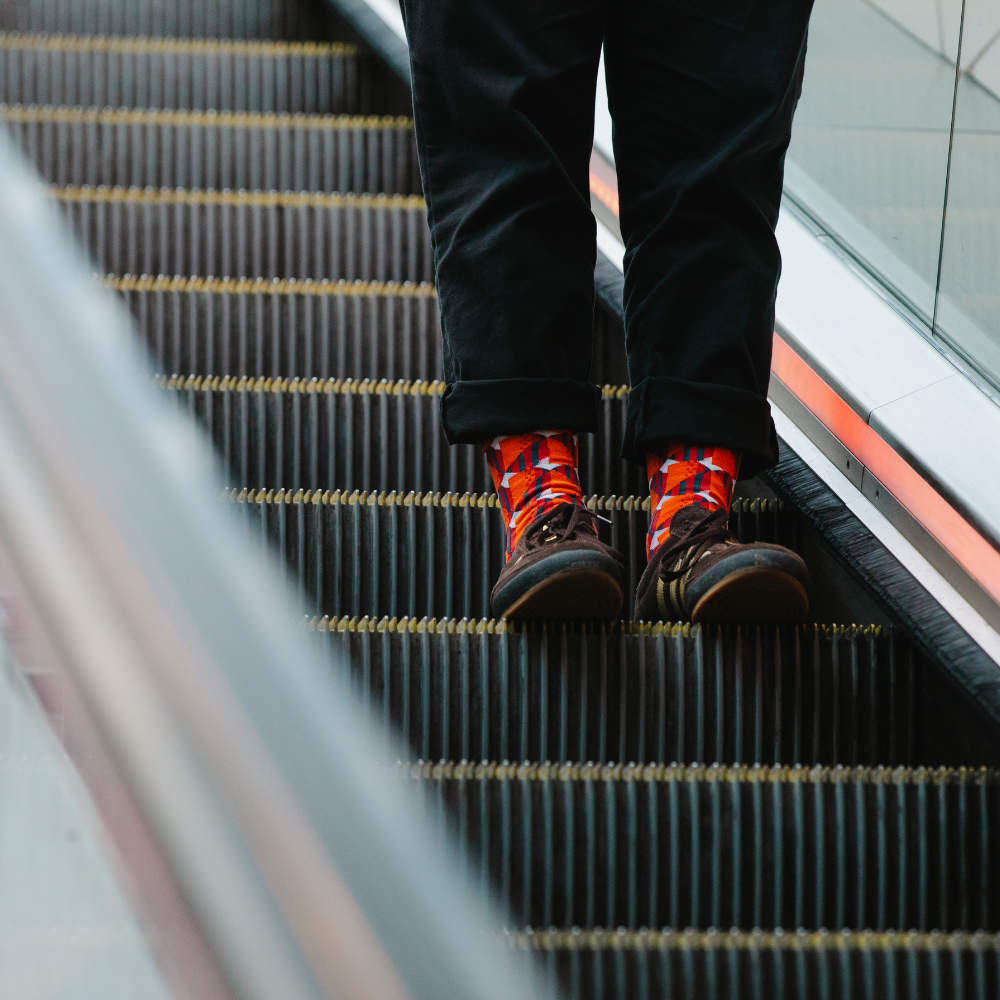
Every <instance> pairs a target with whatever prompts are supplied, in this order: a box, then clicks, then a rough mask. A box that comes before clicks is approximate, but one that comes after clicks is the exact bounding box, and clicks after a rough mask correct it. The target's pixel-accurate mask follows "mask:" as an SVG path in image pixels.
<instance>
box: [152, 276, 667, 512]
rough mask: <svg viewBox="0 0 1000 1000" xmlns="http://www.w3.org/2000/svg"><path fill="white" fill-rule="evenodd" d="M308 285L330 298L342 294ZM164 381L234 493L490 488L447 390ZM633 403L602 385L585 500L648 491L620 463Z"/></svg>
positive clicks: (631, 468) (583, 441)
mask: <svg viewBox="0 0 1000 1000" xmlns="http://www.w3.org/2000/svg"><path fill="white" fill-rule="evenodd" d="M304 284H305V283H303V285H304ZM310 288H311V290H312V294H313V295H315V296H318V297H319V298H320V299H322V298H323V297H324V296H325V295H327V294H328V293H334V294H335V289H336V288H337V286H336V285H332V284H331V285H329V286H323V285H322V284H320V285H312V286H310ZM220 341H222V342H221V343H220ZM389 343H390V344H391V343H392V342H391V341H390V342H389ZM227 344H228V346H226V345H227ZM310 344H311V341H310V340H308V339H307V340H306V343H305V347H306V349H307V350H308V348H309V345H310ZM249 346H250V345H249V344H248V343H247V344H244V343H242V342H238V343H233V342H232V341H228V340H225V339H224V338H221V337H220V338H214V334H213V339H212V340H210V341H209V344H208V345H206V348H205V349H206V350H210V351H212V352H218V353H221V352H222V351H223V350H228V351H229V355H228V356H229V358H230V359H237V358H241V357H246V356H247V354H248V353H249ZM282 346H284V347H285V349H286V350H289V349H293V350H294V349H295V348H296V346H297V343H296V341H295V340H294V339H293V338H288V339H287V341H286V344H285V345H282ZM372 346H373V347H375V348H376V349H377V345H372ZM382 349H383V350H386V353H387V354H388V347H383V348H382ZM241 352H242V353H241ZM404 358H405V345H404ZM400 360H403V359H400ZM253 361H254V362H256V361H257V358H256V357H255V358H253ZM289 363H296V364H297V359H296V358H290V359H289ZM395 363H396V362H395V361H393V364H395ZM157 382H158V384H159V385H160V386H162V388H163V389H164V390H166V391H167V393H168V394H169V395H170V396H172V397H173V398H174V399H175V400H176V401H177V403H178V404H179V405H180V406H182V407H186V408H187V409H188V411H189V412H190V413H191V414H192V415H193V416H194V417H195V419H196V420H197V421H198V422H199V423H200V424H201V425H202V426H203V427H205V428H206V429H207V430H208V432H209V434H210V436H211V439H212V441H213V442H214V444H215V446H216V448H217V449H218V451H219V453H220V454H221V455H223V456H224V461H225V464H226V467H227V468H228V469H229V475H230V477H231V483H230V485H232V486H234V487H239V488H243V487H251V486H252V487H254V488H260V487H265V488H277V487H278V486H283V488H289V487H290V488H291V489H292V490H298V489H309V490H313V491H315V490H334V489H340V490H344V489H346V490H347V491H348V492H351V491H352V490H355V489H359V490H391V489H395V490H398V491H402V492H404V493H405V492H408V491H410V490H419V491H423V492H425V493H426V492H431V493H443V492H451V493H456V492H466V493H485V492H486V491H487V490H489V489H491V486H492V480H491V479H490V475H489V470H488V469H487V467H486V462H485V461H484V459H483V456H482V453H481V449H480V448H479V447H477V446H476V445H471V444H468V445H456V446H454V447H451V448H449V446H448V443H447V441H446V439H445V437H444V432H443V431H442V429H441V427H440V423H439V419H438V408H439V406H440V398H441V395H442V394H443V393H444V390H445V385H444V383H443V382H438V381H433V382H423V381H420V380H418V381H414V382H407V381H395V382H389V381H387V380H382V381H373V380H370V379H365V380H364V381H361V382H355V381H352V380H347V381H339V380H334V379H329V380H327V381H325V382H320V381H319V380H318V379H299V378H292V379H287V378H285V379H282V378H275V379H272V378H264V377H256V378H254V377H242V376H241V377H237V376H229V377H221V378H220V377H218V376H216V377H212V378H209V377H207V376H205V377H201V376H184V375H170V376H167V375H161V376H158V377H157ZM627 396H628V387H627V386H604V389H603V393H602V398H601V401H600V425H599V429H598V431H597V433H596V434H585V435H581V436H580V481H581V484H582V487H583V490H584V492H585V493H587V494H604V495H612V494H613V495H615V496H628V495H630V494H643V493H645V492H646V490H647V488H648V484H647V483H646V479H645V474H644V470H642V469H640V468H639V466H638V465H635V464H633V463H631V462H626V461H623V460H622V459H621V458H620V457H619V445H618V442H619V441H621V436H622V429H623V427H624V420H625V405H626V402H627Z"/></svg>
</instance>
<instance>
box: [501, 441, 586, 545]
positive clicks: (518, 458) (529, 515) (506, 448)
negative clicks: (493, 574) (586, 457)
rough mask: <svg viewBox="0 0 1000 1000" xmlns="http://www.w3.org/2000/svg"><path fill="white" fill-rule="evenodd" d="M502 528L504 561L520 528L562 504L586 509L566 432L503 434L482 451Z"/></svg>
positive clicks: (574, 449) (574, 454)
mask: <svg viewBox="0 0 1000 1000" xmlns="http://www.w3.org/2000/svg"><path fill="white" fill-rule="evenodd" d="M483 452H484V453H485V455H486V463H487V465H489V467H490V473H491V474H492V476H493V485H494V486H495V487H496V491H497V496H498V498H499V500H500V509H501V511H502V512H503V519H504V523H505V524H506V526H507V545H506V550H505V553H504V554H505V557H506V558H507V559H510V556H511V553H512V552H513V551H514V549H515V547H516V546H517V543H518V541H519V539H520V538H521V535H522V534H523V532H524V530H525V528H527V527H528V525H529V524H531V522H532V521H534V520H535V518H536V517H538V516H539V515H540V514H545V513H548V511H550V510H551V509H552V508H553V507H557V506H558V505H559V504H562V503H573V504H577V505H578V506H580V507H584V506H586V504H585V503H584V500H583V494H582V493H581V491H580V473H579V471H578V461H577V444H576V435H575V434H574V433H573V432H572V431H537V432H536V433H534V434H507V435H503V436H501V437H498V438H495V439H494V440H493V441H490V442H489V443H488V444H484V445H483Z"/></svg>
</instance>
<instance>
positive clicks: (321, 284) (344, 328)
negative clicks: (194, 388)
mask: <svg viewBox="0 0 1000 1000" xmlns="http://www.w3.org/2000/svg"><path fill="white" fill-rule="evenodd" d="M104 283H105V284H106V285H107V286H108V287H110V288H114V289H116V290H117V291H119V292H121V294H122V296H123V298H124V299H125V301H126V302H127V303H128V306H129V309H130V310H131V311H132V314H133V316H135V318H136V322H137V328H138V331H139V334H140V336H141V337H142V339H143V340H144V341H145V343H146V346H147V348H148V350H149V354H150V359H151V361H152V364H153V365H154V367H155V368H156V369H157V370H159V371H181V372H187V373H193V374H199V373H200V374H202V375H203V376H208V375H217V374H218V373H220V372H225V371H228V372H231V373H233V374H234V375H237V376H238V375H241V374H242V375H246V376H249V377H251V378H253V379H257V378H270V379H275V378H276V379H277V380H278V381H280V382H281V383H282V385H284V381H283V378H282V374H281V373H283V372H286V371H296V372H299V373H301V374H300V378H304V379H314V378H319V379H322V380H324V382H326V380H328V379H331V378H332V379H339V380H345V379H352V380H354V382H356V383H360V382H361V380H363V379H366V378H369V376H370V374H371V373H372V372H374V373H375V376H376V378H377V379H381V378H384V379H388V380H391V381H393V382H396V381H398V380H400V379H402V380H406V381H410V382H416V381H417V380H418V379H419V380H421V381H423V382H433V381H435V380H436V379H439V378H440V371H441V338H440V322H439V318H438V306H437V296H436V294H435V291H434V287H433V285H428V284H425V283H421V284H413V283H411V282H402V283H400V282H395V281H388V282H381V281H372V282H355V281H344V280H341V281H327V280H323V281H317V282H313V281H309V280H306V281H285V280H281V279H274V280H254V279H250V278H237V279H228V280H227V279H212V278H148V277H138V278H134V277H132V276H130V275H126V276H124V277H122V278H107V279H105V282H104ZM230 381H231V380H227V381H226V383H225V384H226V386H227V387H228V386H229V385H230ZM237 382H238V379H237ZM174 383H175V384H177V380H176V379H175V380H174ZM185 384H187V380H185ZM202 384H203V383H202ZM213 384H214V382H213ZM221 384H222V383H221V382H220V385H221ZM273 384H274V383H273V382H272V385H273ZM298 384H299V383H296V385H297V386H298ZM324 388H325V386H324ZM224 391H229V390H228V389H227V390H224Z"/></svg>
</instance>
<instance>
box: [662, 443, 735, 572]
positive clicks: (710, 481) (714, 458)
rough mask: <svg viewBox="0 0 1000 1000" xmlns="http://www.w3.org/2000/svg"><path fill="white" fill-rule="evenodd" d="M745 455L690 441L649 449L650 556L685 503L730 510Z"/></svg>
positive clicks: (686, 505) (685, 505)
mask: <svg viewBox="0 0 1000 1000" xmlns="http://www.w3.org/2000/svg"><path fill="white" fill-rule="evenodd" d="M741 458H742V455H741V453H740V452H738V451H730V450H729V449H728V448H713V447H711V446H709V447H696V446H695V445H688V444H666V445H664V446H663V447H662V449H658V450H657V451H655V452H653V451H649V452H647V453H646V475H647V476H649V509H650V512H651V514H652V516H651V518H650V521H649V533H648V534H647V535H646V556H647V557H649V556H651V555H652V554H653V553H654V552H655V551H656V550H657V549H658V548H659V547H660V545H661V544H662V543H663V542H664V541H665V540H666V539H667V538H669V537H670V519H671V518H672V517H673V516H674V514H676V513H677V511H679V510H680V509H681V508H682V507H688V506H690V505H691V504H698V505H699V506H700V507H704V508H705V509H706V510H717V509H718V508H719V507H725V508H726V510H729V508H730V507H731V506H732V503H733V488H734V487H735V485H736V477H737V476H738V475H739V472H740V459H741Z"/></svg>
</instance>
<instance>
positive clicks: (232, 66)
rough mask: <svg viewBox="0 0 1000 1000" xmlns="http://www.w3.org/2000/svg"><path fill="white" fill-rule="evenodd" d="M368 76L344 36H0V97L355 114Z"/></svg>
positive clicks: (363, 57)
mask: <svg viewBox="0 0 1000 1000" xmlns="http://www.w3.org/2000/svg"><path fill="white" fill-rule="evenodd" d="M370 75H371V66H370V57H369V56H368V55H367V54H364V53H362V52H361V51H360V50H359V48H358V46H357V45H353V44H351V43H344V42H330V43H316V42H259V41H220V40H217V39H179V38H108V37H99V36H97V37H95V36H87V35H40V34H17V33H10V34H7V33H0V102H2V103H4V104H42V105H45V104H56V105H59V104H65V105H70V106H71V107H72V106H78V105H83V106H90V105H94V106H97V107H102V108H103V107H116V108H117V107H121V108H150V109H152V108H175V109H178V110H184V111H206V110H216V111H252V112H256V111H280V112H293V113H294V112H305V113H306V114H331V113H332V114H357V113H358V112H360V111H361V94H362V92H367V91H369V90H370V89H371V81H370ZM362 77H364V78H362Z"/></svg>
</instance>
